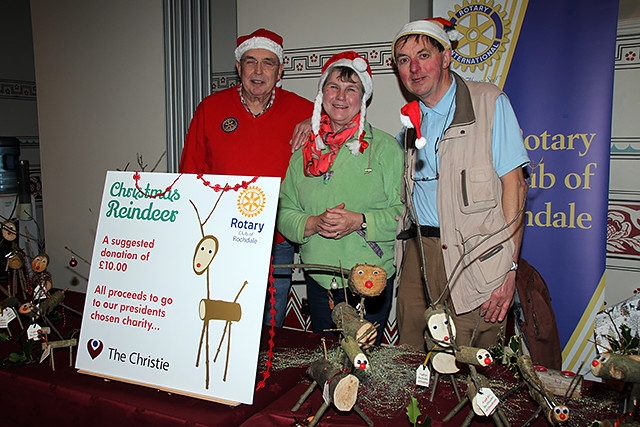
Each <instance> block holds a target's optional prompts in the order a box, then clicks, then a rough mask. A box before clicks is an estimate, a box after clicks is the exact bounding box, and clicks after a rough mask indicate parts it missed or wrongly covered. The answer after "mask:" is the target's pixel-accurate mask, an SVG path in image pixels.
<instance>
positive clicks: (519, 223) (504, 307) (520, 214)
mask: <svg viewBox="0 0 640 427" xmlns="http://www.w3.org/2000/svg"><path fill="white" fill-rule="evenodd" d="M500 181H501V182H502V210H503V212H504V216H505V219H506V221H507V224H510V225H509V231H510V234H511V236H512V239H513V243H514V246H515V251H514V254H513V261H514V262H518V257H519V256H520V245H521V243H522V234H523V232H524V227H523V223H524V201H525V199H526V197H527V183H526V181H525V179H524V173H523V170H522V168H521V167H518V168H515V169H513V170H512V171H511V172H507V173H506V174H505V175H503V176H502V177H501V178H500ZM515 289H516V272H515V271H513V270H512V271H509V272H508V273H507V275H506V276H505V279H504V282H503V283H502V285H500V286H499V287H497V288H496V289H494V290H493V292H492V293H491V296H490V297H489V299H488V300H487V301H485V302H484V304H482V306H481V307H480V310H481V311H480V312H481V313H482V312H484V313H485V316H484V320H485V321H487V322H496V321H498V322H502V321H503V320H504V318H505V317H506V316H507V313H508V312H509V308H510V307H511V302H512V301H513V295H514V293H515Z"/></svg>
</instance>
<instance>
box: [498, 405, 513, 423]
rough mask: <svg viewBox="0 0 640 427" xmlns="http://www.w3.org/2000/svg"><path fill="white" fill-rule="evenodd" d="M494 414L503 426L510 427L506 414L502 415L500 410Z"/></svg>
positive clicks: (502, 412)
mask: <svg viewBox="0 0 640 427" xmlns="http://www.w3.org/2000/svg"><path fill="white" fill-rule="evenodd" d="M496 412H497V413H498V416H499V417H500V419H501V420H502V424H504V426H505V427H511V424H509V419H508V418H507V414H505V413H504V411H503V410H502V408H498V409H497V411H496Z"/></svg>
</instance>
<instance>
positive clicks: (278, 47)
mask: <svg viewBox="0 0 640 427" xmlns="http://www.w3.org/2000/svg"><path fill="white" fill-rule="evenodd" d="M251 49H266V50H270V51H271V52H273V53H275V54H276V56H277V57H278V59H279V60H280V63H281V64H282V62H283V59H284V55H283V48H282V37H281V36H279V35H278V34H276V33H274V32H273V31H269V30H267V29H264V28H259V29H257V30H255V31H254V32H253V33H251V34H249V35H246V36H240V37H238V41H237V47H236V50H235V51H234V54H235V57H236V61H238V62H240V60H241V59H242V55H244V53H245V52H246V51H248V50H251Z"/></svg>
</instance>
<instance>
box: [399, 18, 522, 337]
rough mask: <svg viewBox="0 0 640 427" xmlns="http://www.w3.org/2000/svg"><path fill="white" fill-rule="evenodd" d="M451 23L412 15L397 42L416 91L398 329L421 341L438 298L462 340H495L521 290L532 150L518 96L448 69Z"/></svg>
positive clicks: (409, 116) (403, 74)
mask: <svg viewBox="0 0 640 427" xmlns="http://www.w3.org/2000/svg"><path fill="white" fill-rule="evenodd" d="M450 30H453V26H452V25H451V23H450V22H448V21H446V20H444V19H441V18H437V19H427V20H420V21H413V22H409V23H408V24H406V25H405V26H404V27H403V28H402V29H401V30H400V31H399V32H398V34H397V35H396V37H395V39H394V40H393V44H392V54H393V59H394V61H395V62H396V64H397V67H398V72H399V75H400V79H401V81H402V84H403V85H404V87H405V88H406V89H407V90H408V91H409V92H410V93H411V94H413V95H414V96H415V97H416V98H417V100H416V101H412V102H410V103H409V104H407V105H406V106H404V107H403V108H402V110H401V114H402V118H403V124H404V125H405V127H406V128H413V130H414V131H415V132H405V133H404V134H405V137H404V146H405V147H404V148H405V153H406V159H407V163H406V175H407V176H406V179H405V184H406V185H405V186H406V194H405V196H406V197H405V210H404V213H403V218H402V220H401V221H400V223H399V231H400V233H399V239H398V242H397V245H396V246H397V247H396V249H397V251H396V252H397V258H396V262H397V263H398V267H400V265H401V270H400V274H399V276H400V279H399V288H398V301H397V304H398V305H397V315H398V330H399V337H400V343H401V344H409V345H412V346H414V347H416V348H420V349H422V348H424V346H425V340H424V331H425V326H426V323H425V319H424V312H425V310H426V309H427V308H428V307H429V306H432V305H435V304H445V305H446V306H447V307H448V308H449V309H450V311H451V312H452V315H453V320H454V323H455V325H456V330H457V334H456V343H457V344H458V345H473V346H478V347H484V348H487V347H489V346H491V345H493V344H496V343H497V338H498V333H499V330H500V326H501V325H502V324H503V323H504V320H505V318H506V315H507V312H508V310H509V307H510V306H511V303H512V301H513V297H514V291H515V279H516V277H515V276H516V270H517V268H518V264H517V261H518V257H519V252H520V244H521V241H522V232H523V212H524V202H525V199H526V193H527V184H526V182H525V177H524V171H523V168H524V167H525V166H526V165H527V164H528V163H529V158H528V156H527V151H526V149H525V147H524V144H523V141H522V135H521V131H520V127H519V124H518V121H517V119H516V116H515V114H514V112H513V109H512V107H511V104H510V103H509V100H508V98H507V97H506V95H505V94H504V93H503V92H502V91H501V90H500V89H499V88H498V87H496V86H495V85H493V84H490V83H479V82H470V81H466V80H463V79H462V78H461V77H460V76H458V75H457V74H456V73H454V72H452V71H450V70H449V65H450V63H451V53H452V52H451V48H452V47H451V40H450V38H451V34H452V33H451V32H450ZM454 31H455V30H454ZM423 268H424V271H425V273H424V274H423V273H422V269H423ZM425 278H426V282H427V284H428V285H427V286H425Z"/></svg>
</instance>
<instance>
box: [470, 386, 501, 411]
mask: <svg viewBox="0 0 640 427" xmlns="http://www.w3.org/2000/svg"><path fill="white" fill-rule="evenodd" d="M499 403H500V400H499V399H498V397H497V396H496V395H495V394H494V393H493V391H491V389H490V388H488V387H482V388H481V389H480V390H478V393H476V395H475V396H474V397H473V400H472V401H471V406H473V412H475V413H476V414H478V415H484V416H487V417H488V416H490V415H491V414H493V412H494V411H495V410H496V408H497V407H498V404H499Z"/></svg>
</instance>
